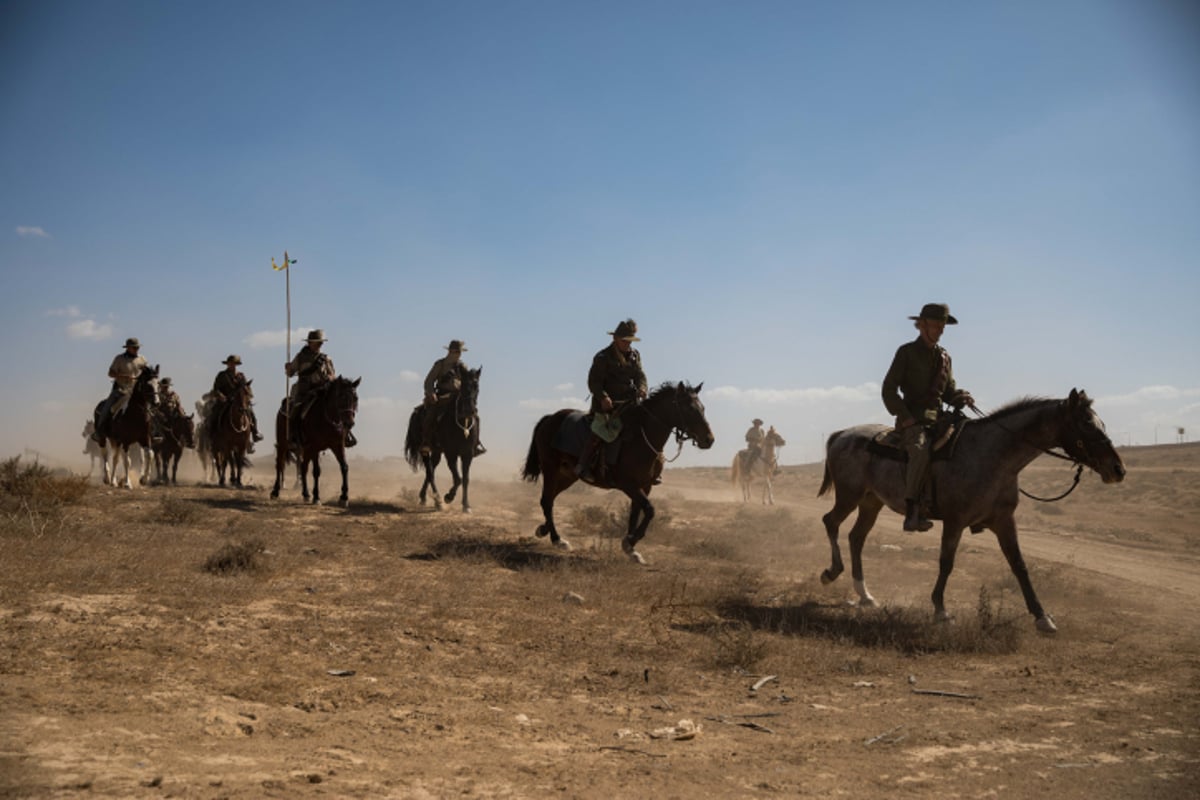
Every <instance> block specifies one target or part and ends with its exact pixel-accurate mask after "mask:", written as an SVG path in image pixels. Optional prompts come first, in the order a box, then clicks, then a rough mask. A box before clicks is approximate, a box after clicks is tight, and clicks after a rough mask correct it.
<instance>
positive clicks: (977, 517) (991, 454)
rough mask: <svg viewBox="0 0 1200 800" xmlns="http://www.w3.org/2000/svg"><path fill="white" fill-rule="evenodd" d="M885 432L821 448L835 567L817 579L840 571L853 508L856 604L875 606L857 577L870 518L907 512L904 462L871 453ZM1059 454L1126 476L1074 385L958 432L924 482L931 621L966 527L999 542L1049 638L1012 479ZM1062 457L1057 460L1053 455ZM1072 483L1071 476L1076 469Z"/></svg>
mask: <svg viewBox="0 0 1200 800" xmlns="http://www.w3.org/2000/svg"><path fill="white" fill-rule="evenodd" d="M885 430H887V428H886V427H885V426H883V425H860V426H858V427H856V428H848V429H846V430H842V431H838V432H837V433H834V434H833V435H831V436H830V437H829V440H828V442H826V445H825V452H826V456H825V479H824V480H823V481H822V483H821V489H820V491H818V492H817V494H818V496H820V495H823V494H825V493H826V492H827V491H829V488H830V487H833V489H834V505H833V510H832V511H830V512H829V513H828V514H826V515H825V516H824V517H822V521H823V522H824V523H825V532H826V533H827V534H828V536H829V544H830V546H831V548H832V550H833V563H832V565H831V566H830V567H829V569H827V570H825V571H824V572H823V573H821V582H822V583H829V582H831V581H833V580H836V579H837V577H838V575H840V574H842V571H843V569H844V567H843V565H842V553H841V550H840V548H839V547H838V526H839V525H841V524H842V521H843V520H845V519H846V517H847V516H849V515H850V512H851V511H854V509H855V508H857V509H858V515H857V516H856V517H855V521H854V527H853V528H851V529H850V565H851V575H852V576H853V577H854V589H855V591H856V592H858V596H859V604H860V605H864V606H873V605H875V598H873V597H872V596H871V593H870V592H869V591H867V585H866V582H865V581H864V580H863V568H862V551H863V543H864V542H865V541H866V539H867V534H868V533H870V531H871V526H872V525H874V524H875V519H876V517H878V516H879V512H880V511H881V510H883V507H884V506H885V505H886V506H887V507H888V508H890V509H892V510H893V511H895V512H896V513H898V514H901V515H903V514H904V474H905V468H906V466H907V465H906V464H903V463H900V461H898V460H891V459H888V458H886V457H883V456H880V455H876V454H875V453H872V452H871V451H870V450H869V449H868V445H870V444H871V442H872V440H874V439H875V437H876V436H877V435H878V434H880V433H882V432H883V431H885ZM1055 447H1058V448H1062V450H1064V451H1065V452H1066V454H1067V455H1066V459H1067V460H1069V461H1072V462H1074V463H1075V464H1076V465H1081V466H1079V470H1082V469H1083V466H1087V467H1089V468H1091V469H1093V470H1095V471H1096V472H1097V473H1098V474H1099V475H1100V478H1101V479H1102V480H1103V481H1104V482H1105V483H1119V482H1120V481H1122V480H1123V479H1124V478H1125V465H1124V464H1123V463H1122V462H1121V456H1120V455H1118V454H1117V451H1116V450H1115V449H1114V448H1113V444H1112V442H1111V441H1110V440H1109V438H1108V435H1107V434H1106V433H1105V432H1104V423H1103V422H1102V421H1101V420H1100V417H1098V416H1097V415H1096V412H1094V411H1093V410H1092V401H1091V399H1090V398H1089V397H1088V396H1087V393H1086V392H1080V391H1077V390H1075V389H1072V390H1071V394H1070V395H1069V396H1068V397H1067V398H1066V399H1064V400H1050V399H1046V398H1024V399H1022V400H1017V401H1016V402H1013V403H1010V404H1008V405H1007V406H1005V407H1003V408H1001V409H1000V410H998V411H996V412H994V413H992V414H989V415H988V416H985V417H983V418H982V419H979V420H973V421H971V422H970V423H968V424H967V425H965V426H964V427H963V429H962V433H961V434H960V435H959V437H958V442H957V443H956V444H955V450H954V454H953V458H951V459H949V460H945V461H935V462H934V463H933V465H932V467H931V471H930V475H929V480H930V481H932V482H933V487H934V490H935V493H936V494H935V497H936V499H937V508H936V509H935V513H934V514H932V515H931V516H932V517H933V518H934V519H941V520H942V548H941V557H940V559H939V561H938V578H937V583H936V584H935V585H934V587H933V595H932V600H933V609H934V616H935V618H936V619H938V620H948V619H950V616H949V614H947V613H946V606H945V603H944V595H945V591H946V581H947V580H948V579H949V577H950V572H951V570H953V569H954V554H955V551H957V550H958V543H959V541H960V540H961V539H962V534H963V529H964V528H968V527H969V528H970V529H971V532H972V533H979V532H981V531H983V530H984V529H985V528H990V529H991V530H992V531H993V532H994V533H995V534H996V539H997V540H998V541H999V543H1000V551H1001V552H1003V553H1004V557H1005V558H1006V559H1007V560H1008V566H1009V568H1010V569H1011V570H1012V573H1013V575H1014V576H1016V578H1017V583H1018V584H1020V586H1021V594H1022V595H1024V597H1025V606H1026V608H1028V609H1029V613H1030V614H1032V615H1033V617H1034V619H1035V621H1036V623H1037V629H1038V630H1039V631H1042V632H1043V633H1054V632H1055V631H1056V630H1057V628H1056V627H1055V625H1054V620H1053V618H1051V616H1050V615H1049V614H1047V613H1046V611H1045V610H1044V609H1043V608H1042V604H1041V603H1040V602H1038V599H1037V595H1036V594H1034V591H1033V584H1032V583H1030V580H1029V571H1028V569H1026V567H1025V561H1024V559H1023V558H1022V557H1021V548H1020V546H1019V545H1018V544H1017V523H1016V521H1015V519H1014V516H1013V515H1014V512H1015V511H1016V508H1017V500H1018V497H1017V493H1018V491H1019V487H1018V485H1017V476H1018V475H1019V474H1020V472H1021V470H1022V469H1024V468H1025V467H1026V466H1027V465H1028V464H1029V463H1030V462H1032V461H1033V460H1034V459H1035V458H1037V457H1038V456H1040V455H1042V454H1043V453H1050V454H1051V455H1058V454H1057V453H1054V452H1052V448H1055ZM1059 457H1060V458H1061V457H1062V456H1059ZM1076 478H1078V471H1077V475H1076Z"/></svg>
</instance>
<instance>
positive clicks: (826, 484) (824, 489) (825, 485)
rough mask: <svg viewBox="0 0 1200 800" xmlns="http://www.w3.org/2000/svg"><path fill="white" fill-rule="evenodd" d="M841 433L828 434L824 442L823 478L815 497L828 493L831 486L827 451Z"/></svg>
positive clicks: (831, 475) (831, 476) (831, 477)
mask: <svg viewBox="0 0 1200 800" xmlns="http://www.w3.org/2000/svg"><path fill="white" fill-rule="evenodd" d="M840 433H841V431H834V432H833V433H831V434H829V438H828V439H826V440H825V477H824V478H822V479H821V488H820V489H818V490H817V497H820V496H821V495H823V494H825V493H826V492H828V491H829V487H830V486H832V485H833V473H831V472H830V471H829V450H830V448H831V447H833V440H834V439H836V438H837V436H838V434H840Z"/></svg>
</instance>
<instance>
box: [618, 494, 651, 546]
mask: <svg viewBox="0 0 1200 800" xmlns="http://www.w3.org/2000/svg"><path fill="white" fill-rule="evenodd" d="M625 494H627V495H628V496H629V529H628V531H627V532H626V534H625V538H624V539H622V540H621V550H623V551H624V552H625V555H627V556H629V558H630V560H631V561H634V562H635V563H638V564H645V563H646V559H644V558H642V554H641V553H639V552H638V551H637V550H635V549H634V547H635V546H636V545H637V543H638V542H640V541H641V540H642V537H643V536H645V535H646V528H648V527H650V520H652V519H654V504H653V503H651V502H650V498H649V497H647V496H646V495H645V493H644V492H642V491H641V490H637V491H626V492H625ZM639 517H640V522H639Z"/></svg>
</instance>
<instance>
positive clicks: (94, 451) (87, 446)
mask: <svg viewBox="0 0 1200 800" xmlns="http://www.w3.org/2000/svg"><path fill="white" fill-rule="evenodd" d="M95 431H96V422H95V420H90V419H89V420H88V421H87V422H86V423H85V424H84V426H83V454H84V455H85V456H88V457H89V463H88V477H91V475H92V473H93V472H95V471H96V459H97V458H98V459H100V461H101V463H103V462H104V453H103V452H102V451H101V450H100V445H99V444H98V443H97V442H96V440H95V439H93V438H92V434H93V433H95Z"/></svg>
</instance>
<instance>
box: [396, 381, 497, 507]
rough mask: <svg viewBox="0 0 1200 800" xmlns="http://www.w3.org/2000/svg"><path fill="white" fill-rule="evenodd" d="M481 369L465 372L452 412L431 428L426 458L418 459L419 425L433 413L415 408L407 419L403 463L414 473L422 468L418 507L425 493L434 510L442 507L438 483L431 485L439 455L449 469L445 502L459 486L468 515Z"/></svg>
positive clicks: (449, 410)
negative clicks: (430, 494) (450, 481)
mask: <svg viewBox="0 0 1200 800" xmlns="http://www.w3.org/2000/svg"><path fill="white" fill-rule="evenodd" d="M482 372H483V367H478V368H477V369H468V370H467V371H466V375H465V377H464V378H463V381H462V388H461V389H459V392H458V396H457V397H455V398H454V407H453V409H447V410H446V413H443V414H442V418H441V419H440V420H438V422H437V427H435V428H434V435H433V442H432V447H431V451H432V452H430V454H429V455H427V456H422V455H421V423H422V421H423V419H424V414H425V413H434V412H433V409H432V408H426V407H425V406H417V407H416V408H414V409H413V411H412V414H410V415H409V417H408V434H407V435H406V436H405V437H404V460H405V461H407V462H408V465H409V466H410V467H412V469H413V472H416V471H417V465H418V464H424V466H425V480H424V482H423V483H422V484H421V505H425V490H426V489H432V490H433V504H434V507H435V508H441V507H442V497H441V495H440V494H438V488H437V483H435V482H434V479H433V478H434V472H435V470H436V469H437V465H438V462H440V461H441V459H442V455H443V454H444V455H445V456H446V466H447V467H449V468H450V476H451V477H452V478H453V479H454V485H453V486H451V487H450V491H448V492H446V497H445V501H446V502H447V503H453V502H454V495H455V494H456V493H457V492H458V487H459V486H460V485H461V486H462V508H463V511H464V512H466V513H468V514H469V513H471V502H470V500H468V499H467V490H468V487H470V485H471V461H472V459H474V458H475V448H476V447H478V446H479V411H478V408H477V404H478V402H479V376H480V374H481V373H482ZM459 459H462V477H461V478H459V476H458V461H459Z"/></svg>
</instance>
